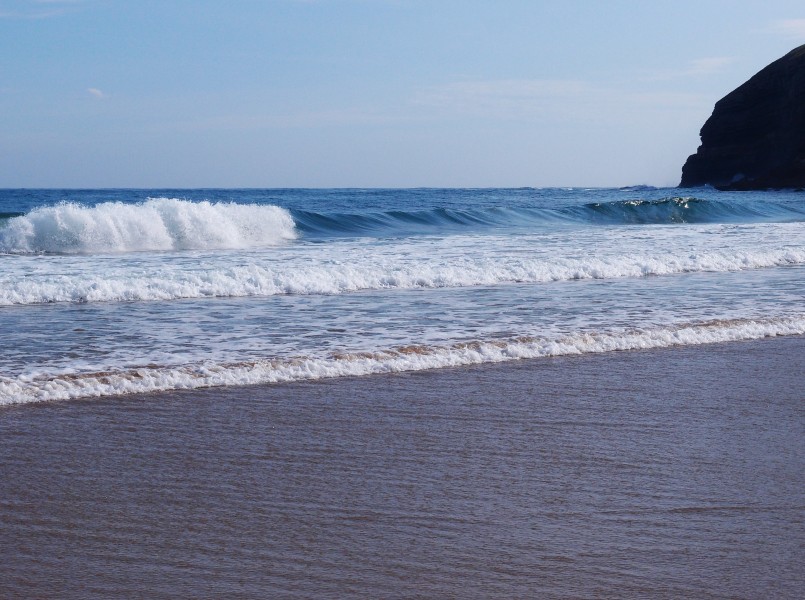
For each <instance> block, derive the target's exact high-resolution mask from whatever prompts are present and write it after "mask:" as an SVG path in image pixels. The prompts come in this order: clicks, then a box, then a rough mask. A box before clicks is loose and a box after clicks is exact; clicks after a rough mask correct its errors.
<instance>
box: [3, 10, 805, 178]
mask: <svg viewBox="0 0 805 600" xmlns="http://www.w3.org/2000/svg"><path fill="white" fill-rule="evenodd" d="M802 43H805V8H803V7H802V3H801V0H798V1H797V2H793V1H783V0H768V1H765V2H740V3H738V2H733V1H726V0H697V1H696V2H692V1H688V0H674V1H673V2H671V1H666V0H655V1H652V2H646V1H645V0H620V1H619V0H611V1H603V0H601V1H593V0H588V1H581V0H564V1H560V0H556V1H541V0H530V1H528V0H497V1H493V0H231V1H228V2H225V1H222V0H217V1H212V0H161V1H157V0H138V1H134V0H128V1H127V0H0V187H5V188H7V187H418V186H445V187H496V186H502V187H505V186H511V187H520V186H619V185H633V184H651V185H676V183H677V182H678V180H679V175H680V170H681V167H682V163H683V162H684V160H685V158H686V157H687V155H688V154H690V153H692V152H694V151H695V150H696V146H697V145H698V143H699V139H698V131H699V128H700V127H701V125H702V123H703V122H704V120H705V119H706V118H707V117H708V116H709V114H710V113H711V111H712V108H713V104H714V103H715V101H716V100H718V99H719V98H720V97H722V96H724V95H725V94H726V93H728V92H729V91H731V90H732V89H734V88H735V87H737V86H738V85H740V84H741V83H743V81H745V80H746V79H748V78H749V77H750V76H751V75H753V74H754V73H755V72H757V71H758V70H759V69H761V68H762V67H763V66H765V65H766V64H768V63H769V62H771V61H773V60H775V59H777V58H779V57H780V56H782V55H783V54H785V53H786V52H788V51H789V50H791V49H792V48H794V47H796V46H798V45H800V44H802Z"/></svg>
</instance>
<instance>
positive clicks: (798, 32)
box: [766, 19, 805, 40]
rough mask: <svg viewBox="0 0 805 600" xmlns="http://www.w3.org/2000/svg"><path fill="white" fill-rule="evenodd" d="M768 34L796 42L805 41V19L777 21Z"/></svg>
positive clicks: (768, 28) (770, 25) (771, 24)
mask: <svg viewBox="0 0 805 600" xmlns="http://www.w3.org/2000/svg"><path fill="white" fill-rule="evenodd" d="M766 32H768V33H772V34H775V35H780V36H782V37H785V38H789V39H794V40H805V19H777V20H775V21H772V22H771V23H769V26H768V27H767V28H766Z"/></svg>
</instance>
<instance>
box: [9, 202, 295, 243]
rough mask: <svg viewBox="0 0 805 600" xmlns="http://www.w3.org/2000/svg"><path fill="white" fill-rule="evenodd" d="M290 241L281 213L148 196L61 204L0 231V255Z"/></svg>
mask: <svg viewBox="0 0 805 600" xmlns="http://www.w3.org/2000/svg"><path fill="white" fill-rule="evenodd" d="M294 237H296V235H295V232H294V222H293V219H292V218H291V215H290V213H289V212H288V211H287V210H284V209H282V208H279V207H276V206H258V205H254V204H234V203H214V204H213V203H210V202H189V201H186V200H178V199H175V198H152V199H149V200H147V201H145V202H142V203H140V204H126V203H122V202H105V203H102V204H98V205H97V206H93V207H87V206H83V205H79V204H71V203H63V204H58V205H56V206H46V207H42V208H37V209H34V210H32V211H31V212H29V213H28V214H26V215H23V216H19V217H14V218H12V219H10V220H9V223H8V224H7V226H6V227H4V228H0V252H4V253H11V254H30V253H41V252H51V253H60V254H93V253H99V252H103V253H121V252H142V251H149V250H150V251H154V250H156V251H171V250H209V249H238V248H253V247H259V246H271V245H276V244H279V243H281V242H283V241H285V240H290V239H293V238H294Z"/></svg>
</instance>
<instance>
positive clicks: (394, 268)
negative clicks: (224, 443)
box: [0, 248, 805, 306]
mask: <svg viewBox="0 0 805 600" xmlns="http://www.w3.org/2000/svg"><path fill="white" fill-rule="evenodd" d="M244 260H248V261H249V262H251V264H249V263H248V262H247V264H235V263H233V262H231V261H230V262H222V261H223V259H220V261H219V262H215V263H214V265H212V266H211V265H210V264H209V263H204V264H196V263H195V262H194V263H185V262H180V263H170V264H169V263H150V262H145V263H142V264H140V263H138V264H137V265H136V266H131V267H128V266H125V265H124V266H119V267H117V268H115V267H114V266H113V265H112V264H103V265H100V264H99V265H98V268H97V269H92V268H91V267H85V268H83V269H81V270H80V271H78V272H72V271H71V272H66V267H65V272H62V273H59V274H55V273H53V272H52V271H44V272H43V273H42V274H39V273H38V272H34V271H32V270H31V271H23V270H20V271H19V272H13V271H11V270H9V272H8V273H6V274H3V273H0V306H3V305H13V304H40V303H51V302H119V301H123V302H127V301H152V300H174V299H180V298H207V297H249V296H275V295H284V294H300V295H315V294H343V293H350V292H355V291H359V290H387V289H414V288H455V287H469V286H477V285H496V284H501V283H514V282H516V283H545V282H552V281H569V280H581V279H615V278H624V277H645V276H652V275H672V274H677V273H697V272H730V271H742V270H749V269H761V268H767V267H780V266H796V265H803V264H805V249H803V248H771V249H763V248H758V249H757V250H753V251H740V252H738V251H733V252H727V251H723V250H720V251H711V252H700V253H697V254H694V255H691V254H689V253H687V252H685V251H682V252H679V253H677V254H671V253H661V254H659V253H658V254H653V255H652V254H625V255H615V256H585V257H580V258H576V257H572V258H571V257H556V258H542V257H539V258H523V257H516V256H494V257H490V258H487V257H474V258H468V257H445V258H443V259H441V260H436V259H432V258H430V257H426V256H415V257H403V256H376V257H373V256H360V255H359V254H358V253H357V252H356V253H355V258H354V259H353V260H351V261H350V262H342V261H327V260H322V259H320V258H319V259H313V258H310V257H295V258H293V259H292V258H287V257H286V258H284V259H283V260H280V261H265V264H260V262H261V261H260V260H255V259H253V258H252V259H244ZM252 261H253V262H252ZM107 262H108V261H107Z"/></svg>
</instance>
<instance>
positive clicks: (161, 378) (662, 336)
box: [0, 316, 805, 406]
mask: <svg viewBox="0 0 805 600" xmlns="http://www.w3.org/2000/svg"><path fill="white" fill-rule="evenodd" d="M803 334H805V317H803V316H798V317H787V318H775V319H760V320H750V319H734V320H715V321H708V322H703V323H691V324H685V325H679V326H668V327H655V328H648V329H631V330H622V331H606V332H580V333H575V334H571V335H564V336H557V337H554V338H550V337H544V338H543V337H518V338H511V339H499V340H478V341H474V342H462V343H456V344H452V345H449V346H404V347H396V348H391V349H388V350H383V351H375V352H355V353H339V354H332V355H330V356H327V357H322V358H316V357H296V358H291V359H273V360H272V359H270V358H266V359H264V360H254V361H249V362H238V363H213V362H207V363H202V364H191V365H185V366H179V367H176V366H170V367H169V366H165V367H160V366H158V365H148V366H144V367H140V368H126V369H121V370H110V371H104V372H92V373H72V372H71V373H61V374H58V373H54V374H39V375H35V376H30V375H29V376H17V377H2V376H0V406H2V405H10V404H24V403H30V402H42V401H48V400H67V399H72V398H89V397H99V396H110V395H118V394H132V393H143V392H155V391H166V390H176V389H194V388H202V387H214V386H229V385H252V384H266V383H279V382H290V381H303V380H313V379H323V378H335V377H346V376H358V375H369V374H376V373H397V372H403V371H420V370H427V369H439V368H444V367H457V366H465V365H476V364H483V363H497V362H504V361H511V360H517V359H528V358H541V357H547V356H563V355H574V354H588V353H600V352H612V351H618V350H637V349H650V348H667V347H671V346H691V345H699V344H711V343H718V342H730V341H740V340H753V339H760V338H764V337H774V336H782V335H803Z"/></svg>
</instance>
